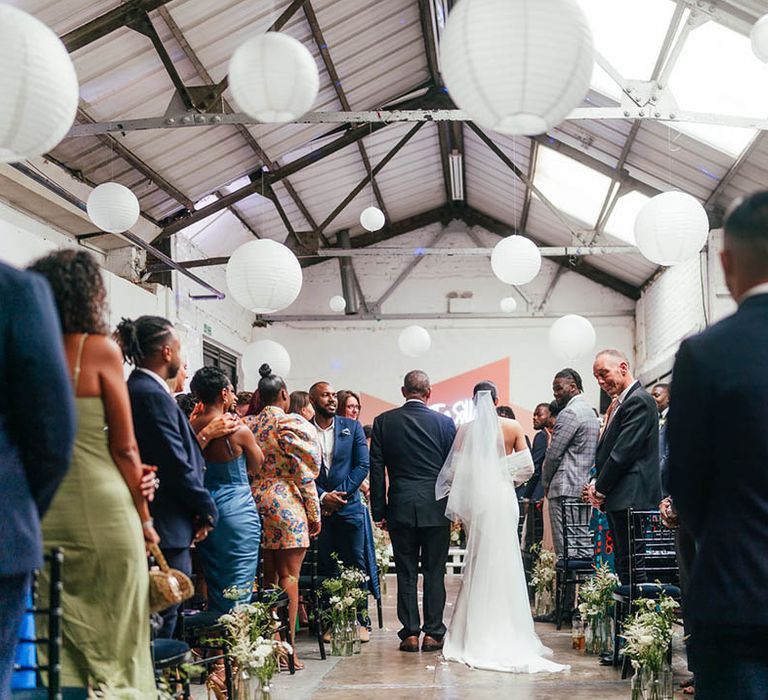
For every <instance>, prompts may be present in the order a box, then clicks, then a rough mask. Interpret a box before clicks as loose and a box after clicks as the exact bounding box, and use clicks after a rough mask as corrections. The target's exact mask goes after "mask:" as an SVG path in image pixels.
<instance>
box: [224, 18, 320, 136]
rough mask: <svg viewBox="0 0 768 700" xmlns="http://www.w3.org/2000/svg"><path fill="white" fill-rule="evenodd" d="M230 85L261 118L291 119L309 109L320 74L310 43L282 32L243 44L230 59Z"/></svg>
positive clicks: (246, 107) (242, 103)
mask: <svg viewBox="0 0 768 700" xmlns="http://www.w3.org/2000/svg"><path fill="white" fill-rule="evenodd" d="M229 88H230V90H232V96H233V97H234V98H235V102H237V104H238V106H239V107H240V109H242V110H243V112H245V113H246V114H248V115H250V116H251V117H253V118H254V119H258V120H259V121H260V122H289V121H292V120H293V119H296V118H298V117H300V116H301V115H302V114H304V113H305V112H307V111H308V110H309V109H310V107H312V104H313V103H314V101H315V98H316V97H317V91H318V90H319V88H320V77H319V75H318V72H317V64H316V63H315V59H314V58H312V54H311V53H310V52H309V50H308V49H307V47H306V46H304V44H302V43H301V42H300V41H297V40H296V39H294V38H293V37H290V36H288V35H287V34H283V33H282V32H267V33H266V34H259V35H258V36H254V37H251V38H250V39H248V40H247V41H245V42H244V43H243V44H241V45H240V46H239V47H238V48H237V50H236V51H235V53H234V54H233V55H232V58H231V60H230V62H229Z"/></svg>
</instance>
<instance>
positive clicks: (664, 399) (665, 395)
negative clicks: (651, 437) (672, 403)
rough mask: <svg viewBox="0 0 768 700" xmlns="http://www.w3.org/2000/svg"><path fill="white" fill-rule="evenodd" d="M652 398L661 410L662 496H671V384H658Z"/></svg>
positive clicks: (660, 460) (660, 463)
mask: <svg viewBox="0 0 768 700" xmlns="http://www.w3.org/2000/svg"><path fill="white" fill-rule="evenodd" d="M651 396H653V400H654V401H655V402H656V408H658V410H659V472H660V473H661V495H662V496H664V497H666V496H668V495H669V486H668V484H667V458H668V457H669V442H668V440H667V414H668V413H669V384H657V385H656V386H654V387H653V389H651Z"/></svg>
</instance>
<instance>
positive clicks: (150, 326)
mask: <svg viewBox="0 0 768 700" xmlns="http://www.w3.org/2000/svg"><path fill="white" fill-rule="evenodd" d="M116 335H117V338H118V342H119V343H120V347H121V348H122V350H123V356H124V357H125V359H126V360H127V361H128V362H129V363H131V364H132V365H133V366H134V367H135V368H136V369H134V370H133V372H132V373H131V376H130V377H129V378H128V394H129V396H130V399H131V412H132V414H133V421H134V426H135V430H136V440H137V442H138V444H139V451H140V453H141V458H142V460H143V461H144V462H146V463H148V464H153V465H156V466H157V475H158V478H159V479H160V481H161V483H162V488H161V489H159V490H158V492H157V497H156V498H155V500H154V502H153V503H152V509H151V510H152V516H153V518H154V521H155V526H156V527H157V531H158V534H159V535H160V540H161V545H160V546H161V549H162V551H163V555H164V556H165V558H166V560H167V561H168V564H169V565H170V566H171V567H173V568H174V569H179V570H180V571H183V572H184V573H186V574H190V573H191V572H192V558H191V555H190V551H189V549H190V547H191V545H192V543H193V542H201V541H202V540H204V539H205V538H206V537H207V536H208V533H209V532H210V531H211V530H212V529H213V527H214V526H215V525H216V515H217V514H216V506H215V504H214V502H213V499H212V498H211V495H210V494H209V493H208V491H207V490H206V488H205V486H203V471H204V469H205V464H204V462H203V455H202V453H201V451H200V447H199V446H198V442H197V439H196V437H195V434H194V433H193V432H192V426H191V425H190V423H189V420H188V419H187V417H186V416H185V415H184V413H183V412H182V410H181V409H180V408H179V407H178V405H177V404H176V402H175V401H174V400H173V397H172V396H171V392H170V390H169V389H168V385H167V383H166V380H167V379H172V378H173V377H175V376H176V374H177V372H178V371H179V368H180V367H181V343H180V342H179V336H178V334H177V333H176V330H175V328H174V327H173V324H172V323H171V322H170V321H169V320H167V319H165V318H161V317H159V316H140V317H139V318H137V319H136V320H135V321H131V320H129V319H125V318H124V319H123V320H122V321H121V322H120V324H119V325H118V326H117V332H116ZM201 439H202V438H201ZM178 608H179V606H178V605H174V606H171V607H170V608H168V609H166V610H164V611H163V612H162V616H163V627H162V629H161V630H160V632H159V633H158V636H159V637H172V636H173V632H174V630H175V628H176V618H177V616H178Z"/></svg>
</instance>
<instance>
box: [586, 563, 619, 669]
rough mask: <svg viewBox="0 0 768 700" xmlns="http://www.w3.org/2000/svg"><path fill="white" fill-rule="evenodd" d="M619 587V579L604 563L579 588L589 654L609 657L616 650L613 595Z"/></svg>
mask: <svg viewBox="0 0 768 700" xmlns="http://www.w3.org/2000/svg"><path fill="white" fill-rule="evenodd" d="M618 586H619V577H618V576H617V575H616V574H614V573H613V572H612V571H611V568H610V567H609V566H608V565H607V564H600V565H599V566H598V567H596V568H595V573H594V575H593V576H591V577H590V578H589V579H587V580H586V581H585V582H584V583H582V584H581V586H580V588H579V612H580V613H581V619H582V620H583V621H584V624H585V625H586V628H585V638H586V645H585V648H586V652H587V654H595V655H598V654H605V653H608V652H610V651H611V650H612V648H613V605H614V603H613V592H614V591H615V590H616V589H617V588H618Z"/></svg>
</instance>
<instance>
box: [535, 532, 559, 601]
mask: <svg viewBox="0 0 768 700" xmlns="http://www.w3.org/2000/svg"><path fill="white" fill-rule="evenodd" d="M531 552H534V553H536V555H537V556H536V563H535V564H534V565H533V569H532V570H531V582H530V584H529V585H531V586H532V587H533V588H534V589H535V590H536V592H537V593H539V594H542V593H550V594H554V590H555V575H556V572H555V563H556V562H557V556H556V555H555V553H554V552H551V551H549V550H548V549H542V547H541V544H535V545H533V546H532V547H531Z"/></svg>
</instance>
